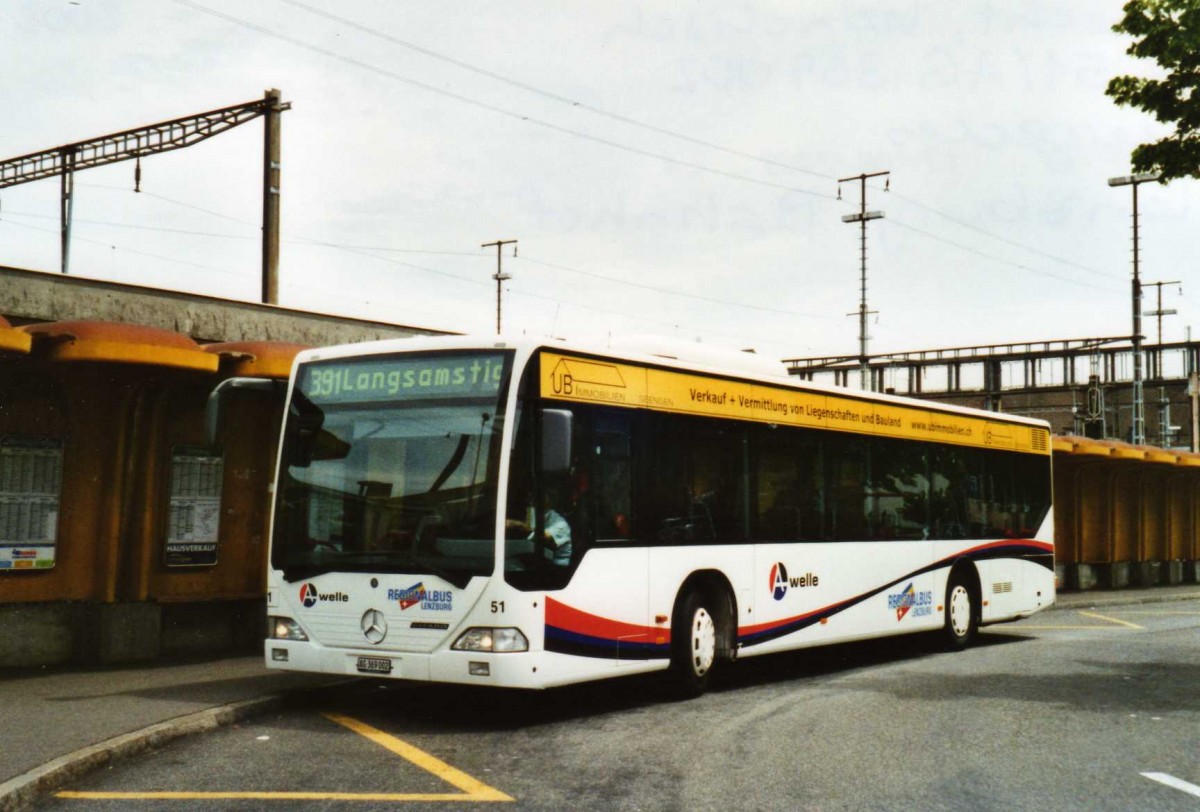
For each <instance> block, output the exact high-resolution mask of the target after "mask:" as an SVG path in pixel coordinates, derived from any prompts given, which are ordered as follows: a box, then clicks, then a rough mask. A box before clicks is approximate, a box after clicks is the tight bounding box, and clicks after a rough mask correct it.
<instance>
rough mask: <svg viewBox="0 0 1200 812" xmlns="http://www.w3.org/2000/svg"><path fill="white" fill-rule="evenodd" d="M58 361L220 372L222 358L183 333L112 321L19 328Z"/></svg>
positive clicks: (38, 348)
mask: <svg viewBox="0 0 1200 812" xmlns="http://www.w3.org/2000/svg"><path fill="white" fill-rule="evenodd" d="M19 329H21V330H23V331H25V332H26V333H28V334H29V335H30V336H32V338H33V352H34V353H35V354H37V355H41V356H43V357H46V358H48V359H51V360H54V361H100V362H108V363H124V364H146V365H150V366H161V367H173V368H177V369H192V370H197V371H202V372H216V371H217V368H218V365H219V363H218V357H217V356H216V355H214V354H212V353H208V352H204V351H203V350H202V349H201V348H200V345H199V344H197V343H196V342H195V341H193V340H192V339H191V338H189V337H188V336H185V335H183V334H182V333H176V332H174V331H172V330H165V329H163V328H161V327H147V326H145V325H140V324H123V323H120V322H112V321H56V322H47V323H43V324H27V325H25V326H24V327H21V328H19Z"/></svg>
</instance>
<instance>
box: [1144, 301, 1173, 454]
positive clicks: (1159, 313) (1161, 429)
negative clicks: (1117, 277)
mask: <svg viewBox="0 0 1200 812" xmlns="http://www.w3.org/2000/svg"><path fill="white" fill-rule="evenodd" d="M1179 284H1181V283H1180V281H1179V280H1178V279H1172V280H1169V281H1167V282H1147V283H1146V284H1145V285H1143V287H1155V288H1158V309H1157V310H1151V311H1150V312H1149V313H1147V314H1146V315H1147V316H1155V317H1157V318H1158V347H1159V349H1158V353H1157V355H1158V364H1157V366H1156V370H1155V371H1156V373H1157V375H1158V378H1159V380H1162V379H1163V378H1164V377H1165V376H1164V375H1163V370H1162V340H1163V339H1162V320H1163V316H1173V315H1175V314H1176V313H1178V312H1179V311H1178V310H1175V309H1171V310H1163V305H1162V289H1163V285H1179ZM1180 292H1181V293H1182V292H1183V291H1182V288H1181V289H1180ZM1171 436H1172V435H1171V401H1170V400H1169V399H1168V398H1167V387H1166V386H1165V385H1159V387H1158V444H1159V446H1161V447H1162V448H1170V447H1171Z"/></svg>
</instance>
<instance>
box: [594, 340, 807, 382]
mask: <svg viewBox="0 0 1200 812" xmlns="http://www.w3.org/2000/svg"><path fill="white" fill-rule="evenodd" d="M608 346H609V347H610V348H611V349H614V350H621V351H622V352H637V353H644V354H645V355H657V356H658V357H659V358H670V359H671V360H672V361H685V362H690V363H693V364H700V365H704V366H712V367H719V368H721V369H725V370H729V371H733V372H741V373H753V374H756V375H773V376H778V377H783V378H786V377H788V372H787V367H786V366H784V363H783V361H780V360H778V359H773V358H768V357H766V356H762V355H758V354H757V353H756V352H755V351H754V350H753V349H745V350H735V349H731V348H729V347H714V346H712V345H711V344H702V343H700V342H699V341H685V340H683V339H680V338H674V337H672V336H658V335H631V336H619V337H613V338H611V339H610V340H609V342H608Z"/></svg>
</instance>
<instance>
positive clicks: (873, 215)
mask: <svg viewBox="0 0 1200 812" xmlns="http://www.w3.org/2000/svg"><path fill="white" fill-rule="evenodd" d="M890 174H891V172H890V171H884V172H870V173H863V174H861V175H853V176H851V177H848V178H838V184H839V185H838V200H841V199H842V187H841V185H840V184H843V183H847V182H849V181H852V180H856V181H858V182H859V184H860V191H859V207H858V214H844V215H842V222H843V223H858V224H859V226H860V228H861V236H860V238H859V248H860V256H861V263H860V270H861V273H860V285H859V292H860V297H859V304H858V363H859V371H860V375H861V385H862V388H863V390H864V391H870V390H871V389H873V388H874V387H872V386H871V370H870V367H869V365H868V363H867V316H868V315H869V314H871V313H875V312H877V311H875V310H867V221H868V220H880V219H882V218H883V212H881V211H867V178H878V177H883V176H886V175H890ZM890 185H891V179H890V178H889V179H888V180H887V182H886V183H885V185H884V187H883V190H884V191H885V192H886V191H887V190H888V187H889V186H890ZM846 315H848V316H853V315H854V314H853V313H847V314H846Z"/></svg>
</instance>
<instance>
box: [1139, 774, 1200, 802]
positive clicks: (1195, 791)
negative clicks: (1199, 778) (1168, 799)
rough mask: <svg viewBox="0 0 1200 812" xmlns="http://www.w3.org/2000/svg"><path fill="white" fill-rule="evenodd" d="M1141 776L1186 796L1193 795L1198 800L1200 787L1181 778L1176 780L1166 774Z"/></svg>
mask: <svg viewBox="0 0 1200 812" xmlns="http://www.w3.org/2000/svg"><path fill="white" fill-rule="evenodd" d="M1142 776H1143V777H1145V778H1149V779H1150V780H1151V781H1157V782H1158V783H1160V784H1165V785H1166V786H1168V787H1171V788H1172V789H1177V790H1179V791H1180V792H1186V793H1187V794H1188V795H1195V796H1196V797H1197V798H1200V787H1198V786H1196V785H1195V784H1189V783H1188V782H1187V781H1184V780H1183V779H1181V778H1176V777H1175V776H1173V775H1167V774H1166V773H1142Z"/></svg>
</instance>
